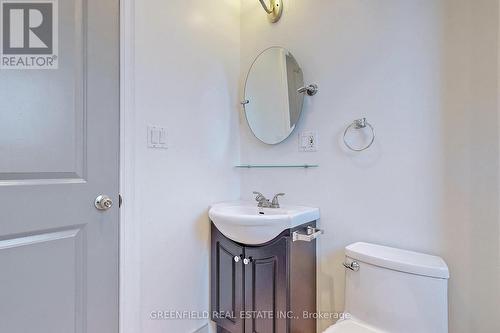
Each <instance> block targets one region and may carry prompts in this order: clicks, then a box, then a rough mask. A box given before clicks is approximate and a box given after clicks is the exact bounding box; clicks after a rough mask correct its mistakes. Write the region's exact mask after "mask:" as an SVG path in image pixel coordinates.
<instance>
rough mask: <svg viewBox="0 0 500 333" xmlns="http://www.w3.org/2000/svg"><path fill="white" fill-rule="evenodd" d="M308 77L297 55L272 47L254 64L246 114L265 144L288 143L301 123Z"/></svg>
mask: <svg viewBox="0 0 500 333" xmlns="http://www.w3.org/2000/svg"><path fill="white" fill-rule="evenodd" d="M304 89H305V88H304V76H303V74H302V69H301V68H300V66H299V64H298V63H297V61H296V60H295V58H294V57H293V55H292V54H291V53H290V52H289V51H288V50H286V49H284V48H282V47H271V48H268V49H267V50H265V51H264V52H262V53H261V54H260V55H259V56H258V57H257V58H256V59H255V61H254V62H253V64H252V66H251V67H250V70H249V72H248V75H247V79H246V83H245V101H244V102H243V104H244V107H245V115H246V119H247V122H248V125H249V126H250V129H251V130H252V132H253V134H254V135H255V136H256V137H257V138H258V139H259V140H261V141H262V142H264V143H267V144H277V143H280V142H282V141H283V140H285V139H286V138H287V137H288V136H289V135H290V134H291V133H292V132H293V130H294V128H295V126H296V125H297V122H298V121H299V118H300V114H301V112H302V105H303V103H304V92H307V93H309V91H307V90H304Z"/></svg>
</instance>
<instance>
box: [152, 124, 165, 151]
mask: <svg viewBox="0 0 500 333" xmlns="http://www.w3.org/2000/svg"><path fill="white" fill-rule="evenodd" d="M148 147H149V148H160V149H167V148H168V146H167V131H166V129H165V128H163V127H158V126H148Z"/></svg>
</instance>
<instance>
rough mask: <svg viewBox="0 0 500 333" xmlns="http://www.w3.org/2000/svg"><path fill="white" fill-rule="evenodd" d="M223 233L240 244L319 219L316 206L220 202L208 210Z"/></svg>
mask: <svg viewBox="0 0 500 333" xmlns="http://www.w3.org/2000/svg"><path fill="white" fill-rule="evenodd" d="M208 215H209V217H210V220H212V222H213V223H214V224H215V226H216V227H217V229H219V231H220V232H221V233H222V234H224V236H226V237H228V238H230V239H232V240H234V241H236V242H238V243H242V244H248V245H257V244H263V243H266V242H268V241H270V240H272V239H274V238H275V237H276V236H278V235H279V234H280V233H281V232H282V231H284V230H286V229H290V228H294V227H297V226H299V225H302V224H304V223H308V222H312V221H315V220H318V219H319V209H318V208H312V207H304V206H282V207H281V208H259V207H257V203H256V202H223V203H218V204H214V205H212V206H211V207H210V210H209V212H208Z"/></svg>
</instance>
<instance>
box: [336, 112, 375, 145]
mask: <svg viewBox="0 0 500 333" xmlns="http://www.w3.org/2000/svg"><path fill="white" fill-rule="evenodd" d="M366 127H368V128H370V129H371V131H372V135H371V136H372V137H371V139H370V143H368V145H366V146H364V147H361V148H356V147H353V146H352V145H351V144H349V142H347V138H346V136H347V133H348V132H349V131H350V130H351V129H355V130H361V129H365V128H366ZM374 141H375V130H374V129H373V126H372V125H371V124H370V123H369V122H367V121H366V118H361V119H356V120H354V121H353V122H352V124H350V125H349V126H347V128H346V129H345V131H344V144H345V145H346V147H347V148H349V149H350V150H352V151H358V152H359V151H363V150H366V149H368V148H370V147H371V146H372V144H373V142H374Z"/></svg>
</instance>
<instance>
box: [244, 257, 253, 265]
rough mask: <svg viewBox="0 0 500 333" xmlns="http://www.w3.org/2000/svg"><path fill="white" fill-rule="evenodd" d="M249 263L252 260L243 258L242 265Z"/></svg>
mask: <svg viewBox="0 0 500 333" xmlns="http://www.w3.org/2000/svg"><path fill="white" fill-rule="evenodd" d="M251 262H252V258H245V259H243V264H244V265H248V264H249V263H251Z"/></svg>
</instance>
